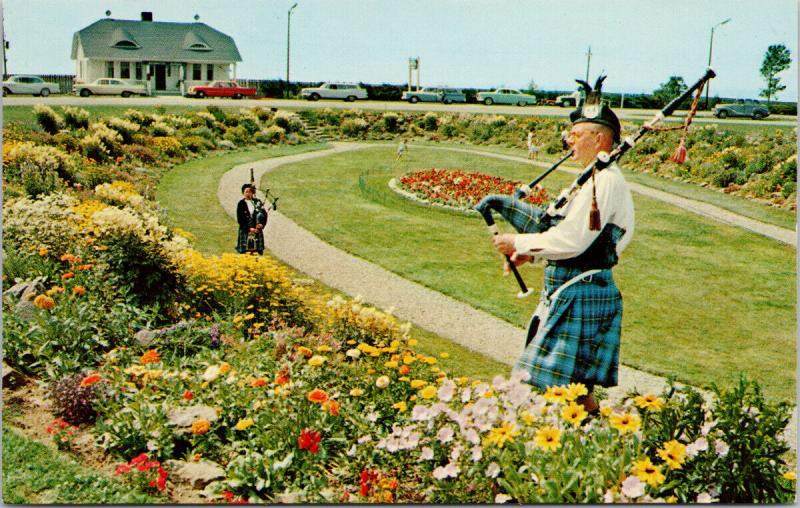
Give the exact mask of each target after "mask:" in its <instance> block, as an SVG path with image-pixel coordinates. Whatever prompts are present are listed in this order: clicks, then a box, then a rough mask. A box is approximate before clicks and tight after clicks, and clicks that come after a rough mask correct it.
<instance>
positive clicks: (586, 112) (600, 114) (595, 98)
mask: <svg viewBox="0 0 800 508" xmlns="http://www.w3.org/2000/svg"><path fill="white" fill-rule="evenodd" d="M605 79H606V77H605V76H600V77H598V78H597V81H596V82H595V84H594V89H592V86H591V85H590V84H589V83H587V82H586V81H583V80H581V79H576V80H575V81H576V82H577V83H579V84H580V85H581V86H582V87H583V89H584V91H585V92H586V100H585V101H584V103H583V105H582V106H581V107H579V108H578V109H576V110H575V111H573V112H572V113H570V115H569V119H570V121H571V122H572V123H573V124H576V123H584V122H589V123H596V124H600V125H605V126H606V127H609V128H610V129H611V130H612V131H614V142H617V143H618V142H619V135H620V132H621V131H622V126H621V125H620V123H619V118H617V115H615V114H614V112H613V111H611V108H610V107H609V106H608V104H606V103H605V102H604V101H603V97H602V96H603V92H602V89H603V81H604V80H605Z"/></svg>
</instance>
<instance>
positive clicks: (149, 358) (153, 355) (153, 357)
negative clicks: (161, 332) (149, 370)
mask: <svg viewBox="0 0 800 508" xmlns="http://www.w3.org/2000/svg"><path fill="white" fill-rule="evenodd" d="M160 361H161V355H159V354H158V351H156V350H155V349H151V350H149V351H145V353H144V354H143V355H142V359H141V360H140V362H141V364H142V365H147V364H148V363H158V362H160Z"/></svg>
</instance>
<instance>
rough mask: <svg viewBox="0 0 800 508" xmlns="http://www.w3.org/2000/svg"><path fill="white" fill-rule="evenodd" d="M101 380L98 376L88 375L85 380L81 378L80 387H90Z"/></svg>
mask: <svg viewBox="0 0 800 508" xmlns="http://www.w3.org/2000/svg"><path fill="white" fill-rule="evenodd" d="M101 379H103V378H102V377H101V376H100V374H90V375H88V376H86V377H85V378H83V380H82V381H81V386H91V385H93V384H95V383H97V382H98V381H100V380H101Z"/></svg>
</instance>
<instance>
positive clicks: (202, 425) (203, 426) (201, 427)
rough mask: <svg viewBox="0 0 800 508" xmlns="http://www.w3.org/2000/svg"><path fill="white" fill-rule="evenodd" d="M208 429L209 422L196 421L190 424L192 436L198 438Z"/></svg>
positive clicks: (209, 426)
mask: <svg viewBox="0 0 800 508" xmlns="http://www.w3.org/2000/svg"><path fill="white" fill-rule="evenodd" d="M210 428H211V422H209V421H208V420H196V421H195V422H194V423H192V434H195V435H198V436H199V435H202V434H205V433H206V432H208V431H209V429H210Z"/></svg>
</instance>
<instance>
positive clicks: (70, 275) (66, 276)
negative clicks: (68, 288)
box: [61, 272, 75, 280]
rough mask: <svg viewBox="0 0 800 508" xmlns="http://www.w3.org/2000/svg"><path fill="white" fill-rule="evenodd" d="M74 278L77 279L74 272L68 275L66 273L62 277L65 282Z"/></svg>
mask: <svg viewBox="0 0 800 508" xmlns="http://www.w3.org/2000/svg"><path fill="white" fill-rule="evenodd" d="M73 277H75V274H74V273H72V272H67V273H65V274H64V275H62V276H61V278H62V279H64V280H67V279H71V278H73Z"/></svg>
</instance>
